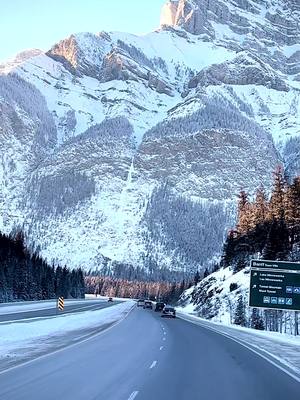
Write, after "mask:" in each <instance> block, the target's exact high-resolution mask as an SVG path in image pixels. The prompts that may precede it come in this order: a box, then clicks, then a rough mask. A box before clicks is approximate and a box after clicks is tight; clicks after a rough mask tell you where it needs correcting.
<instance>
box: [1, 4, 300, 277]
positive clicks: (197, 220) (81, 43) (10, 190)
mask: <svg viewBox="0 0 300 400" xmlns="http://www.w3.org/2000/svg"><path fill="white" fill-rule="evenodd" d="M298 19H299V5H298V2H297V1H296V0H289V1H283V0H276V1H275V0H259V1H252V0H243V1H241V0H230V1H225V0H205V1H204V0H201V1H200V0H178V1H169V2H166V5H165V6H164V8H163V10H162V17H161V26H160V28H159V29H158V30H156V31H155V32H151V33H149V34H146V35H143V36H136V35H132V34H127V33H120V32H100V33H97V34H92V33H77V34H75V33H74V34H73V35H71V36H70V37H69V38H66V39H63V40H62V41H60V42H59V43H56V44H54V45H53V47H52V48H51V49H49V51H47V52H46V53H43V52H41V51H39V50H32V51H26V52H23V53H21V54H19V55H17V57H16V58H15V59H14V60H10V61H8V62H6V63H3V64H0V151H1V153H0V188H1V190H0V208H1V210H2V212H1V214H0V230H1V231H3V232H4V233H10V232H11V231H14V230H16V229H19V228H21V229H23V230H24V231H25V233H26V237H27V240H28V241H29V243H31V245H32V246H34V247H35V248H36V249H38V250H39V251H41V254H42V256H43V257H46V258H47V260H48V261H53V262H54V263H57V262H59V263H64V264H67V265H69V266H71V267H83V268H85V269H90V268H92V269H94V268H99V269H101V268H106V269H107V268H110V267H111V266H112V265H120V264H122V265H131V266H134V267H142V268H144V270H145V271H147V272H151V273H153V272H155V271H157V270H164V269H165V270H173V271H179V272H193V271H195V270H197V269H199V268H200V269H201V267H202V266H204V265H207V263H208V262H211V260H214V259H215V257H218V255H220V250H221V247H222V243H223V239H224V237H225V233H226V230H227V229H228V228H229V227H230V226H232V225H233V224H234V209H235V199H236V196H237V194H238V192H239V190H240V189H241V188H244V189H245V190H247V191H248V192H249V193H252V194H253V193H254V192H255V190H256V189H257V187H258V186H259V185H260V184H261V183H263V184H264V185H265V187H266V189H267V190H269V189H270V186H271V176H272V171H274V169H275V168H276V166H277V165H278V164H283V165H284V166H285V168H286V170H287V172H288V174H289V175H290V177H291V178H292V177H293V176H295V175H296V174H297V173H299V172H300V164H299V151H300V136H299V127H300V122H299V121H300V119H299V118H300V115H299V114H300V111H299V110H300V108H299V98H300V97H299V96H300V45H299V37H300V29H299V25H298V22H297V21H298ZM199 249H200V250H199Z"/></svg>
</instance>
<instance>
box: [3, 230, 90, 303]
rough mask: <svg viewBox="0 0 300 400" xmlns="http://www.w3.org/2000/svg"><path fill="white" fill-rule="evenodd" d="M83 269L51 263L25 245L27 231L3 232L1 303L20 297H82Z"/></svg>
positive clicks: (21, 298)
mask: <svg viewBox="0 0 300 400" xmlns="http://www.w3.org/2000/svg"><path fill="white" fill-rule="evenodd" d="M84 294H85V285H84V276H83V272H82V270H81V269H79V270H72V271H70V270H69V269H68V268H67V267H63V268H62V267H60V266H57V267H54V266H50V265H49V264H48V263H47V262H46V261H45V260H44V259H43V258H42V257H40V256H39V255H38V254H36V253H33V254H31V252H30V251H29V250H28V249H27V248H26V246H25V240H24V235H23V234H22V233H17V234H16V235H15V237H10V236H6V235H4V234H1V233H0V303H1V302H10V301H20V300H46V299H53V298H56V297H59V296H63V297H64V298H70V297H71V298H83V297H84Z"/></svg>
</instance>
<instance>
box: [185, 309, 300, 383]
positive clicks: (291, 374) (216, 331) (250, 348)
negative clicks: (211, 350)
mask: <svg viewBox="0 0 300 400" xmlns="http://www.w3.org/2000/svg"><path fill="white" fill-rule="evenodd" d="M179 318H181V319H183V320H184V321H187V322H190V323H191V324H194V325H197V326H200V327H201V328H204V329H207V330H210V331H212V332H215V333H218V334H219V335H222V336H224V337H226V338H228V339H231V340H232V341H234V342H236V343H238V344H239V345H241V346H243V347H245V348H246V349H248V350H250V351H252V352H253V353H255V354H256V355H258V356H259V357H261V358H263V359H264V360H266V361H268V362H269V363H270V364H272V365H273V366H274V367H276V368H278V369H279V370H280V371H282V372H284V373H285V374H287V375H288V376H290V377H291V378H293V379H294V380H295V381H297V382H298V383H300V377H299V376H297V375H295V374H293V373H292V372H290V371H288V370H287V369H286V368H284V367H283V366H281V365H279V364H277V363H275V362H274V361H272V360H271V359H270V358H268V357H267V356H265V355H263V354H261V353H260V352H259V351H257V350H255V349H253V348H252V347H250V345H249V344H248V343H247V342H244V341H243V340H241V339H236V338H234V337H233V336H230V335H229V334H226V333H224V332H220V331H218V330H217V329H214V328H211V327H208V326H206V325H201V322H198V321H191V320H189V319H187V318H184V317H183V316H179ZM252 346H253V347H255V348H256V349H258V350H260V351H264V350H262V349H260V348H259V347H257V346H255V345H252ZM270 357H272V355H271V354H270Z"/></svg>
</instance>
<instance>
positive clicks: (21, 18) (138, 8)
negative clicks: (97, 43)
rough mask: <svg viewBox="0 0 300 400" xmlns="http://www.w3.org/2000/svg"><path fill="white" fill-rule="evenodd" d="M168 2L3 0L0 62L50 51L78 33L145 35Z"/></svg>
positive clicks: (137, 0) (0, 3)
mask: <svg viewBox="0 0 300 400" xmlns="http://www.w3.org/2000/svg"><path fill="white" fill-rule="evenodd" d="M165 2H166V0H0V16H1V20H0V38H1V46H0V60H2V61H3V60H5V59H7V58H10V57H13V56H14V55H15V54H16V53H18V52H20V51H22V50H25V49H30V48H38V49H42V50H48V49H49V48H50V47H51V46H52V44H54V43H56V42H57V41H59V40H61V39H63V38H65V37H67V36H68V35H70V34H71V33H76V32H100V31H102V30H106V31H115V30H117V31H124V32H131V33H146V32H150V31H151V30H153V29H155V28H157V27H158V25H159V18H160V10H161V7H162V5H163V4H164V3H165Z"/></svg>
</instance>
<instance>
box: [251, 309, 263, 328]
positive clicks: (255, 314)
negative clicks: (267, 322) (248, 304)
mask: <svg viewBox="0 0 300 400" xmlns="http://www.w3.org/2000/svg"><path fill="white" fill-rule="evenodd" d="M250 324H251V328H253V329H257V330H260V331H263V330H264V329H265V326H264V321H263V318H262V317H261V315H260V313H259V310H258V309H257V308H253V309H252V313H251V321H250Z"/></svg>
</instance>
